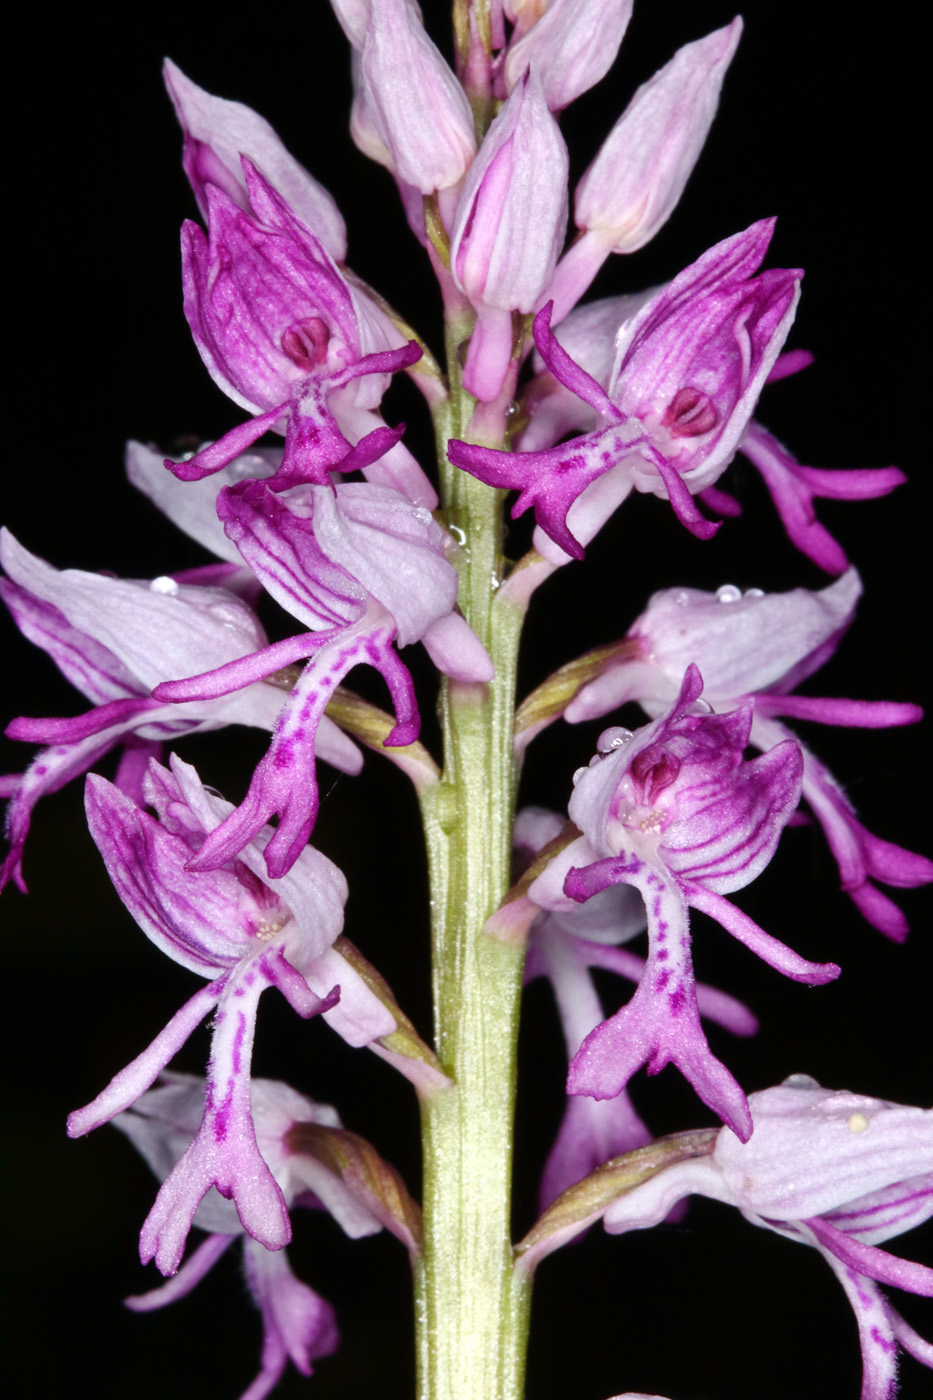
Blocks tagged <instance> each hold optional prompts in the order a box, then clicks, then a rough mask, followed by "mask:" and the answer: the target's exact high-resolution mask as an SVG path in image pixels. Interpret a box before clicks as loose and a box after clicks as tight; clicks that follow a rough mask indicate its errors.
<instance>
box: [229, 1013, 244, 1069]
mask: <svg viewBox="0 0 933 1400" xmlns="http://www.w3.org/2000/svg"><path fill="white" fill-rule="evenodd" d="M237 1019H238V1021H239V1025H238V1026H237V1028H236V1034H235V1036H234V1038H233V1056H232V1058H233V1073H234V1074H240V1073H241V1070H242V1063H243V1057H242V1055H241V1054H240V1051H241V1050H242V1048H243V1041H244V1040H245V1039H246V1017H245V1016H244V1015H243V1012H242V1011H240V1012H238V1013H237Z"/></svg>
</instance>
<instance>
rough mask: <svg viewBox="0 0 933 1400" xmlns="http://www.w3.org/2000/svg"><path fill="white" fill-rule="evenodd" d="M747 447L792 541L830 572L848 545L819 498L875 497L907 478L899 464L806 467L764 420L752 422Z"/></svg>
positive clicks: (839, 566)
mask: <svg viewBox="0 0 933 1400" xmlns="http://www.w3.org/2000/svg"><path fill="white" fill-rule="evenodd" d="M741 450H742V452H743V453H744V455H745V456H746V457H747V458H748V460H749V461H750V462H751V463H752V465H753V466H755V467H757V469H758V471H759V472H760V473H761V476H762V479H763V480H764V483H765V486H767V488H768V491H769V493H770V495H771V499H772V500H773V502H774V505H775V508H776V510H777V513H778V515H779V516H780V518H781V523H782V524H783V526H784V529H785V530H786V531H787V534H788V538H789V539H790V541H791V543H792V544H794V545H796V547H797V548H798V549H799V550H800V552H801V553H802V554H805V555H806V556H807V558H808V559H812V560H813V562H814V564H817V565H819V567H820V568H821V569H825V570H826V572H827V573H828V574H841V573H842V572H843V570H845V569H846V568H847V567H848V560H847V558H846V555H845V551H844V550H843V548H842V546H841V545H840V544H839V543H838V542H837V541H836V540H835V539H833V537H832V535H831V534H830V533H829V531H828V530H827V529H826V528H825V526H823V525H821V524H820V522H819V521H818V520H817V518H816V511H815V509H814V505H813V501H814V498H815V497H818V496H831V497H833V498H835V499H837V500H848V501H864V500H875V499H876V498H877V497H879V496H886V495H888V493H889V492H891V491H893V490H894V489H895V487H897V486H900V485H902V484H903V482H904V481H906V479H907V478H906V477H905V476H904V473H903V472H902V471H900V470H899V469H898V468H897V467H876V468H864V469H862V470H852V471H817V470H816V469H815V468H813V467H803V466H801V465H800V463H799V462H797V461H796V460H795V458H793V457H792V456H791V454H790V453H789V452H788V451H787V448H786V447H783V446H782V445H781V443H779V442H778V440H777V438H775V437H772V435H771V434H770V433H769V432H768V431H767V430H766V429H765V428H763V427H762V426H761V425H760V424H759V423H749V425H748V429H747V431H746V433H745V436H744V438H743V439H742V444H741Z"/></svg>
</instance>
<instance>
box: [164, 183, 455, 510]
mask: <svg viewBox="0 0 933 1400" xmlns="http://www.w3.org/2000/svg"><path fill="white" fill-rule="evenodd" d="M243 170H244V175H245V182H246V188H247V191H248V195H249V204H250V212H249V213H245V212H244V211H243V209H242V208H241V207H240V205H239V204H238V203H236V202H235V201H233V200H232V199H230V197H229V196H228V195H227V194H225V193H224V192H223V191H222V190H220V189H218V188H217V187H216V186H214V185H209V186H208V187H207V193H206V198H207V204H208V217H209V236H207V237H206V236H205V234H204V232H203V230H202V229H201V228H200V226H199V225H198V224H195V223H192V222H190V221H189V222H187V223H186V224H185V225H184V228H183V229H182V271H183V280H184V292H185V315H186V316H187V318H188V324H189V325H190V327H191V332H192V335H193V336H194V341H195V344H196V345H197V348H198V351H199V352H200V355H201V358H202V359H203V361H204V363H205V365H206V366H207V369H208V371H209V372H210V374H211V377H212V378H213V380H214V382H215V383H216V384H217V385H218V386H219V387H220V388H221V389H222V390H223V391H224V393H225V394H227V395H228V397H229V398H232V399H233V401H234V402H235V403H237V404H240V405H241V406H242V407H243V408H245V409H247V410H248V411H249V412H250V413H252V414H253V415H255V416H254V417H253V418H252V420H251V421H250V422H248V423H244V424H242V425H241V426H240V427H239V428H234V429H233V430H232V431H231V432H229V433H226V434H225V435H224V436H223V437H222V438H221V439H220V440H219V441H218V442H216V443H213V444H211V445H210V446H209V447H206V448H204V449H202V451H200V452H198V453H197V454H196V455H195V456H194V457H192V458H189V459H188V460H186V461H184V462H177V463H174V462H173V463H167V465H168V466H170V467H171V470H172V471H174V473H175V474H176V476H178V477H179V478H180V479H181V480H183V481H192V480H197V479H198V478H199V477H201V476H205V475H209V474H210V473H212V472H215V471H217V470H218V469H219V468H221V467H223V466H226V465H227V464H228V463H229V462H231V461H232V460H233V459H234V458H235V457H237V456H238V455H239V454H240V453H242V452H244V451H245V450H246V449H247V448H248V447H250V446H252V444H253V443H254V442H256V440H257V439H258V438H259V437H261V436H262V434H263V433H264V432H266V431H267V430H269V429H275V430H276V431H279V432H284V434H285V455H284V458H283V460H282V465H281V467H280V469H279V472H278V473H277V474H276V479H275V485H276V489H278V488H285V487H287V486H291V485H295V484H296V483H297V482H309V481H310V482H318V483H323V482H326V481H328V480H329V473H330V472H331V471H333V470H335V469H336V468H338V467H339V468H340V469H341V470H343V471H345V472H350V471H355V470H363V471H365V472H367V473H368V475H369V476H370V477H371V478H372V479H374V480H378V481H381V482H383V483H385V484H389V485H393V486H396V487H398V488H399V489H400V490H402V491H404V492H405V493H406V494H408V495H409V496H410V497H411V499H412V500H414V501H416V502H418V503H423V504H426V505H428V506H429V507H430V508H433V506H434V505H436V503H437V498H436V494H435V492H434V490H433V488H432V487H431V486H430V484H429V482H428V481H427V478H426V477H425V476H424V473H423V472H422V471H421V468H420V467H419V466H418V465H417V463H416V462H415V460H414V458H413V457H411V455H410V454H409V453H408V452H407V450H406V449H405V448H404V447H402V445H401V443H400V441H399V439H400V437H401V434H402V431H403V429H398V430H393V429H390V428H387V427H386V426H385V424H384V423H382V420H381V419H380V418H379V417H378V415H377V414H376V413H375V409H376V408H377V407H378V405H379V402H380V400H381V398H382V395H383V393H384V392H385V389H386V387H387V385H388V383H389V377H390V376H391V375H392V374H393V373H395V371H396V370H399V369H404V368H405V367H407V366H408V365H411V364H413V363H414V362H415V361H416V360H418V359H419V358H420V356H421V350H420V349H419V347H418V345H417V344H416V343H415V342H414V341H408V342H407V343H405V342H403V339H402V336H401V335H400V334H399V332H398V331H397V330H396V329H395V327H394V326H393V325H392V323H391V322H390V321H389V320H388V318H387V317H386V316H385V314H384V313H383V312H382V311H381V310H379V308H378V307H377V306H376V305H375V303H374V302H372V301H371V300H370V299H369V298H368V297H366V296H365V295H364V294H363V293H361V292H359V291H358V290H356V289H355V288H353V287H351V286H350V284H349V283H348V282H347V281H346V279H345V278H344V277H343V275H342V273H341V272H340V270H339V269H338V268H337V265H336V264H335V263H334V261H333V259H332V258H331V257H330V255H329V254H328V253H327V252H326V250H325V249H324V247H323V246H322V244H321V243H320V242H319V240H318V239H317V238H316V237H315V236H314V235H313V234H312V233H311V232H310V231H309V230H308V229H307V228H306V227H305V225H304V224H303V223H302V222H301V220H300V219H299V218H298V217H297V216H296V214H295V213H294V211H293V210H292V209H291V208H290V207H289V205H288V204H287V203H286V201H285V200H284V199H283V197H282V196H281V194H279V193H278V191H277V190H275V189H274V188H273V187H272V186H271V185H270V184H269V182H268V181H267V180H266V179H265V178H264V176H263V175H262V174H261V172H260V171H259V170H258V169H257V168H256V167H255V166H254V165H253V164H252V163H251V162H250V161H249V160H247V159H245V158H244V160H243ZM380 459H382V460H380Z"/></svg>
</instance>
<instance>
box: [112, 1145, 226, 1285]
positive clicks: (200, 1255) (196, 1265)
mask: <svg viewBox="0 0 933 1400" xmlns="http://www.w3.org/2000/svg"><path fill="white" fill-rule="evenodd" d="M117 1126H118V1127H119V1126H120V1125H119V1124H117ZM235 1239H237V1236H236V1235H208V1237H207V1239H205V1240H202V1241H201V1243H200V1244H199V1245H198V1247H197V1249H195V1250H193V1251H192V1252H191V1254H189V1256H188V1258H187V1259H186V1260H185V1262H184V1263H183V1264H182V1266H181V1268H180V1269H179V1270H178V1273H177V1274H175V1275H174V1276H173V1277H172V1278H169V1279H166V1281H165V1283H163V1284H161V1285H160V1286H159V1287H158V1288H152V1289H150V1290H149V1292H148V1293H135V1294H131V1295H130V1297H129V1298H124V1299H123V1306H124V1307H126V1308H129V1310H130V1312H155V1311H156V1310H157V1309H158V1308H165V1307H168V1305H169V1303H175V1302H177V1301H178V1299H179V1298H185V1297H187V1295H188V1294H189V1293H190V1292H191V1290H192V1289H193V1288H196V1287H197V1285H198V1284H199V1283H200V1282H201V1280H202V1278H206V1276H207V1275H208V1274H209V1273H210V1271H211V1269H212V1268H213V1267H214V1265H215V1264H216V1263H217V1260H218V1259H219V1258H220V1257H221V1255H222V1254H224V1253H225V1252H226V1251H227V1250H228V1249H229V1247H230V1245H232V1244H233V1241H234V1240H235Z"/></svg>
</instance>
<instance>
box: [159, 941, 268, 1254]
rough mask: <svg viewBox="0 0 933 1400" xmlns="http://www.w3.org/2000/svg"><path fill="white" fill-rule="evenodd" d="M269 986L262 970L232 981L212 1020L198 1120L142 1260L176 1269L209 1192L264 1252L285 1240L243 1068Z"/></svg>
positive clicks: (165, 1187)
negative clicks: (228, 1202) (225, 1202)
mask: <svg viewBox="0 0 933 1400" xmlns="http://www.w3.org/2000/svg"><path fill="white" fill-rule="evenodd" d="M269 985H270V980H269V977H268V975H267V973H266V972H265V970H264V969H263V967H262V964H261V962H253V963H251V964H250V965H249V966H248V968H246V969H245V970H243V971H242V973H240V974H239V975H235V976H234V977H232V978H231V979H230V980H229V981H228V983H227V986H226V987H225V989H224V994H223V997H222V999H221V1002H220V1006H219V1008H218V1011H217V1013H216V1015H215V1018H214V1034H213V1038H212V1042H211V1060H210V1065H209V1069H208V1084H207V1098H206V1102H205V1107H204V1118H203V1120H202V1123H201V1126H200V1128H199V1130H198V1133H197V1136H196V1137H195V1139H194V1142H193V1143H192V1144H191V1146H190V1147H189V1148H188V1150H187V1152H186V1153H185V1155H184V1156H183V1157H182V1159H181V1161H180V1162H178V1164H177V1165H176V1166H175V1168H174V1170H173V1171H172V1172H171V1174H170V1175H169V1176H168V1177H167V1178H166V1180H165V1181H164V1182H163V1184H162V1186H161V1188H160V1190H159V1194H158V1195H157V1197H156V1200H155V1204H154V1205H153V1207H152V1210H151V1211H150V1212H149V1215H148V1216H147V1218H146V1222H145V1224H144V1225H143V1228H142V1233H141V1234H140V1240H139V1244H140V1258H141V1259H142V1261H143V1263H144V1264H146V1263H148V1262H149V1260H150V1259H155V1262H156V1265H157V1267H158V1268H159V1269H160V1270H161V1272H162V1273H163V1274H173V1273H175V1272H176V1270H177V1269H178V1266H179V1263H180V1262H181V1257H182V1253H183V1251H184V1246H185V1240H186V1239H187V1236H188V1231H189V1229H190V1227H191V1223H192V1221H193V1219H194V1215H195V1212H196V1211H197V1208H198V1206H199V1205H200V1203H201V1201H202V1200H203V1198H204V1196H205V1195H206V1194H207V1191H208V1190H209V1189H210V1187H211V1186H216V1187H217V1189H218V1190H219V1191H220V1193H221V1195H223V1196H226V1197H227V1198H228V1199H232V1200H233V1202H234V1204H235V1205H236V1208H237V1214H238V1215H239V1217H240V1221H241V1223H242V1225H243V1228H244V1229H245V1230H246V1231H247V1233H248V1234H251V1235H252V1236H253V1238H254V1239H257V1240H259V1242H260V1243H261V1244H263V1245H265V1247H266V1248H267V1249H281V1248H282V1246H283V1245H286V1244H288V1242H289V1240H290V1239H291V1224H290V1222H289V1218H288V1211H287V1209H286V1205H285V1198H284V1196H283V1195H282V1191H281V1188H280V1187H279V1185H278V1183H277V1182H276V1181H275V1178H274V1177H273V1176H272V1173H271V1172H270V1170H269V1168H268V1166H267V1165H266V1163H265V1161H264V1160H263V1158H262V1155H261V1153H260V1151H259V1147H258V1144H257V1142H256V1130H255V1128H254V1126H253V1120H252V1115H251V1112H250V1074H249V1062H250V1057H251V1054H252V1047H253V1031H254V1027H255V1020H256V1004H257V1002H258V1000H259V997H260V995H261V994H262V992H263V991H265V989H266V987H267V986H269Z"/></svg>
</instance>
